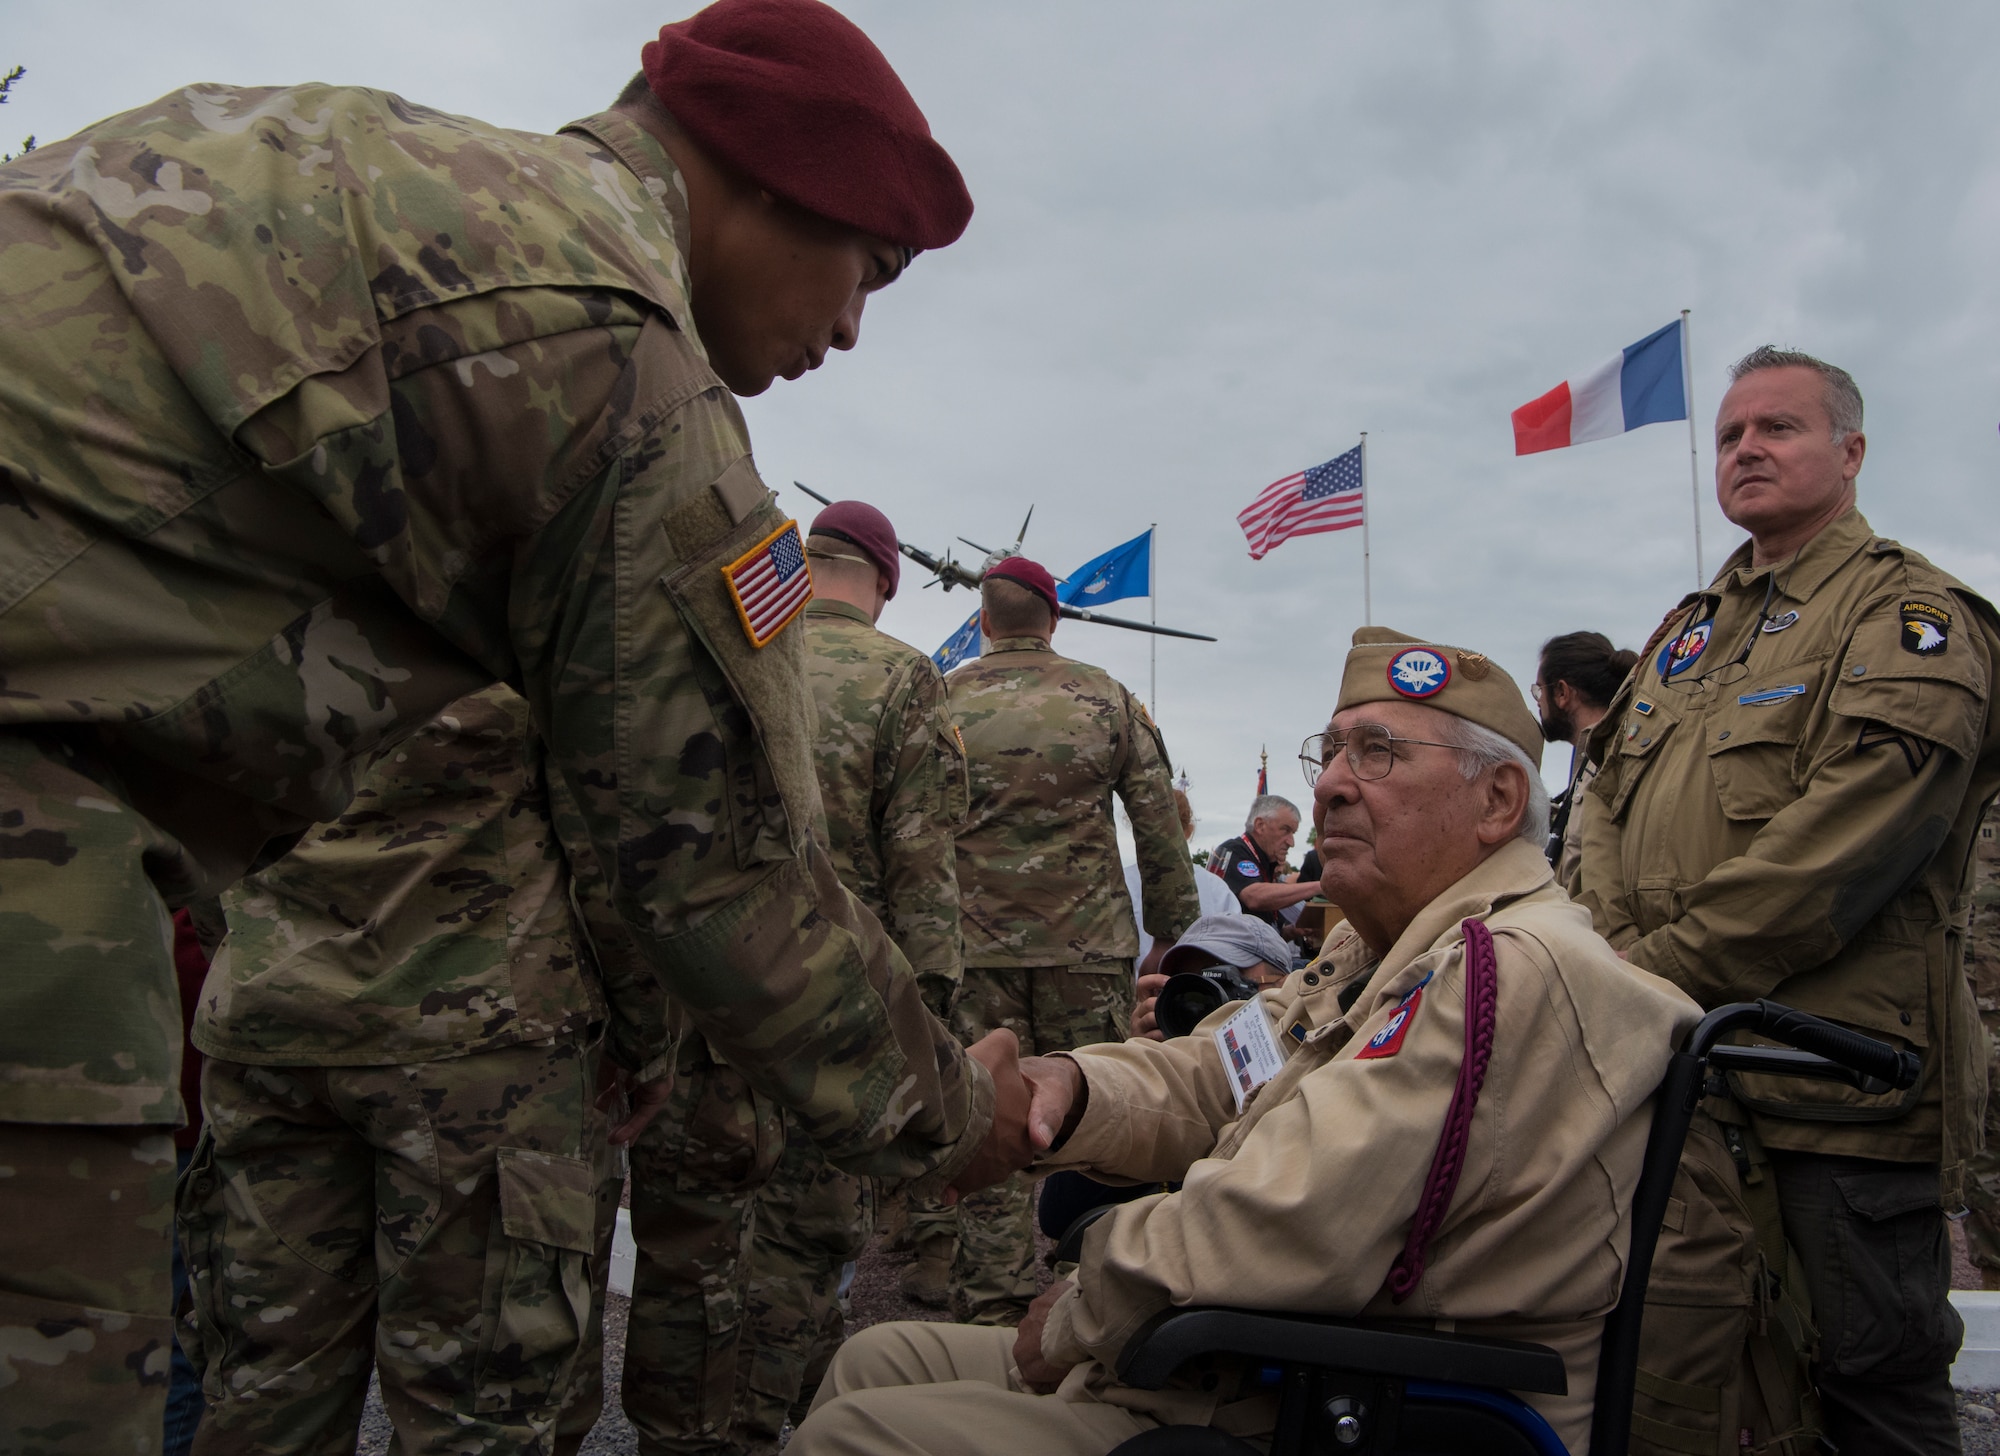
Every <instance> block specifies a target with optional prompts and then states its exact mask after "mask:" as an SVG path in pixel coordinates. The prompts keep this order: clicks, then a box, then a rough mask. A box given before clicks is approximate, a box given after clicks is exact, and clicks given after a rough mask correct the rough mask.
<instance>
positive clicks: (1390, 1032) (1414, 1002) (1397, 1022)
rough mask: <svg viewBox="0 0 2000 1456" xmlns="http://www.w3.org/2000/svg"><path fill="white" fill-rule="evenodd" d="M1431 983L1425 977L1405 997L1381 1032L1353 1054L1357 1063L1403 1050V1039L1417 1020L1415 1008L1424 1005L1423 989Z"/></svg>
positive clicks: (1383, 1024)
mask: <svg viewBox="0 0 2000 1456" xmlns="http://www.w3.org/2000/svg"><path fill="white" fill-rule="evenodd" d="M1430 983H1431V978H1430V977H1429V976H1425V977H1424V978H1423V979H1422V980H1421V981H1419V982H1417V984H1416V985H1415V986H1414V987H1413V988H1412V989H1411V991H1410V994H1409V995H1407V996H1405V997H1404V998H1403V1000H1402V1004H1401V1005H1399V1006H1397V1008H1396V1009H1395V1010H1394V1011H1393V1012H1391V1013H1390V1015H1389V1019H1388V1020H1387V1021H1385V1022H1383V1023H1382V1027H1381V1030H1379V1031H1377V1032H1376V1033H1375V1034H1374V1035H1373V1036H1371V1037H1369V1038H1368V1044H1367V1045H1366V1046H1364V1047H1363V1048H1361V1050H1360V1051H1358V1052H1356V1053H1355V1054H1354V1060H1355V1061H1357V1062H1370V1061H1374V1060H1375V1059H1376V1058H1378V1057H1393V1056H1394V1055H1396V1053H1397V1052H1399V1051H1401V1050H1402V1049H1403V1038H1404V1037H1405V1036H1407V1035H1409V1031H1410V1023H1411V1022H1412V1021H1415V1020H1416V1019H1417V1008H1418V1007H1420V1006H1422V1005H1423V1004H1424V987H1426V986H1428V985H1429V984H1430Z"/></svg>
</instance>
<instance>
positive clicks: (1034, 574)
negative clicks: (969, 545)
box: [979, 556, 1059, 615]
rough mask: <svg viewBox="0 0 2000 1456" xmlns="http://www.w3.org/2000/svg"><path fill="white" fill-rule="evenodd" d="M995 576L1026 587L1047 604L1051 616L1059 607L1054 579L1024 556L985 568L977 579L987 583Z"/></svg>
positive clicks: (1045, 569)
mask: <svg viewBox="0 0 2000 1456" xmlns="http://www.w3.org/2000/svg"><path fill="white" fill-rule="evenodd" d="M996 576H997V577H999V578H1000V579H1001V580H1002V581H1011V582H1013V583H1014V584H1015V585H1016V586H1024V587H1026V588H1027V589H1028V590H1029V591H1031V592H1033V593H1034V594H1035V595H1036V596H1038V597H1040V598H1041V599H1042V600H1043V601H1045V602H1047V603H1048V604H1049V612H1050V614H1051V615H1055V614H1056V608H1057V606H1058V605H1059V603H1058V602H1057V600H1056V579H1055V578H1054V577H1053V576H1050V575H1049V573H1048V569H1047V568H1046V567H1044V566H1043V565H1042V564H1041V563H1040V562H1038V561H1030V560H1028V558H1027V557H1025V556H1009V557H1007V558H1006V559H1005V560H1002V561H996V562H994V563H993V565H991V566H989V567H987V568H986V574H985V575H984V576H982V577H980V578H979V579H980V580H981V581H988V580H991V579H992V578H994V577H996Z"/></svg>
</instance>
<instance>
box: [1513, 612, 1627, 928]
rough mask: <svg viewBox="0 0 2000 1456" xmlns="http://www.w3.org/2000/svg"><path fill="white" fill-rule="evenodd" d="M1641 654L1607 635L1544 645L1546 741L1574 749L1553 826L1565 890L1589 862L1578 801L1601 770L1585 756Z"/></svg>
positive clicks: (1552, 857) (1539, 701)
mask: <svg viewBox="0 0 2000 1456" xmlns="http://www.w3.org/2000/svg"><path fill="white" fill-rule="evenodd" d="M1638 660H1639V654H1638V653H1636V652H1628V651H1625V650H1623V649H1621V648H1615V647H1613V646H1612V645H1611V639H1610V638H1609V637H1606V636H1605V635H1604V634H1603V633H1602V632H1565V633H1564V634H1563V635H1562V636H1560V637H1551V638H1550V639H1549V640H1548V641H1546V642H1544V643H1543V644H1542V662H1541V666H1540V667H1539V668H1538V669H1537V670H1536V672H1535V686H1534V694H1535V706H1536V707H1538V708H1539V709H1541V716H1542V736H1543V737H1544V738H1546V739H1548V740H1549V742H1551V743H1567V744H1568V745H1569V746H1570V758H1569V787H1568V788H1567V789H1565V790H1563V794H1562V797H1561V798H1560V799H1558V800H1557V801H1556V805H1555V816H1554V818H1553V819H1551V821H1550V823H1549V863H1550V864H1552V865H1554V866H1555V871H1556V883H1557V884H1559V885H1561V886H1562V887H1563V888H1564V889H1565V890H1568V889H1572V888H1573V887H1574V886H1575V883H1576V870H1577V864H1578V862H1579V861H1580V860H1581V859H1582V858H1583V820H1582V818H1581V816H1579V815H1578V814H1577V813H1576V806H1577V802H1578V796H1579V795H1581V794H1583V793H1584V792H1586V791H1587V790H1588V789H1589V788H1590V781H1591V780H1592V779H1593V778H1595V777H1596V776H1597V765H1596V764H1594V763H1592V762H1591V761H1590V755H1589V754H1587V753H1585V752H1584V745H1585V744H1586V743H1587V742H1588V741H1589V739H1590V730H1591V729H1593V728H1595V727H1596V726H1597V724H1598V722H1599V720H1601V719H1602V718H1603V717H1604V712H1605V709H1606V708H1608V707H1609V706H1610V705H1611V699H1612V697H1613V695H1614V694H1616V693H1617V691H1618V685H1619V684H1620V683H1622V682H1623V681H1625V674H1626V673H1628V672H1630V671H1631V670H1632V664H1633V663H1635V662H1637V661H1638Z"/></svg>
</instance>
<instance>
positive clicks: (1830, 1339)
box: [1579, 348, 2000, 1456]
mask: <svg viewBox="0 0 2000 1456" xmlns="http://www.w3.org/2000/svg"><path fill="white" fill-rule="evenodd" d="M1733 374H1734V378H1735V383H1734V384H1732V385H1731V387H1730V389H1729V392H1728V393H1727V394H1726V395H1724V396H1723V400H1722V405H1721V408H1720V410H1719V411H1718V412H1717V416H1716V494H1717V497H1718V498H1719V500H1720V501H1721V504H1722V510H1723V514H1724V515H1726V516H1728V517H1729V519H1730V520H1732V521H1734V522H1735V523H1736V524H1737V525H1739V526H1742V527H1743V528H1744V529H1746V530H1747V531H1749V532H1750V537H1751V539H1750V541H1749V542H1748V543H1746V544H1745V545H1744V546H1742V547H1741V548H1739V549H1738V550H1737V552H1736V553H1735V554H1734V555H1732V556H1731V557H1730V559H1729V560H1728V561H1727V562H1725V563H1724V564H1723V568H1722V570H1721V572H1720V573H1718V574H1717V576H1716V578H1715V580H1714V581H1713V582H1712V583H1711V584H1710V586H1709V587H1708V588H1707V589H1706V590H1704V591H1701V592H1696V593H1694V594H1692V595H1690V596H1688V597H1687V598H1686V599H1684V600H1683V601H1682V602H1681V604H1680V605H1679V606H1678V607H1676V608H1675V609H1674V610H1673V611H1672V612H1671V613H1669V614H1668V616H1667V619H1666V620H1665V622H1663V623H1662V624H1661V627H1660V630H1659V631H1658V632H1656V633H1655V634H1654V636H1653V640H1652V641H1651V642H1650V643H1648V644H1647V647H1646V649H1645V651H1643V652H1642V653H1641V654H1640V661H1639V664H1638V667H1637V668H1636V669H1635V670H1634V672H1633V673H1632V675H1631V676H1630V677H1629V678H1628V679H1627V680H1626V683H1625V686H1624V688H1623V689H1622V690H1621V691H1620V693H1619V695H1618V697H1617V699H1616V700H1615V701H1614V702H1613V703H1612V705H1611V709H1610V712H1609V713H1608V714H1607V715H1606V717H1605V719H1604V721H1603V722H1602V723H1601V724H1599V726H1598V730H1597V732H1596V734H1595V735H1594V736H1593V738H1592V740H1591V752H1592V754H1593V755H1594V756H1595V757H1597V758H1598V759H1599V760H1600V762H1601V764H1602V768H1601V769H1600V771H1599V773H1598V777H1597V779H1596V781H1595V783H1593V784H1592V786H1591V790H1590V793H1589V795H1588V796H1587V797H1586V800H1585V802H1584V804H1583V807H1582V812H1583V814H1584V847H1583V860H1582V866H1581V871H1580V881H1581V884H1580V890H1579V900H1580V902H1581V903H1582V904H1583V905H1584V906H1585V907H1586V908H1587V909H1588V910H1589V911H1590V913H1591V915H1592V917H1593V918H1594V920H1595V922H1596V925H1597V929H1598V930H1599V931H1600V932H1601V933H1602V934H1603V935H1604V936H1605V937H1606V938H1607V939H1609V940H1610V942H1611V943H1612V944H1613V945H1614V946H1616V947H1618V950H1619V952H1620V953H1621V954H1622V955H1624V956H1625V957H1626V958H1627V959H1628V960H1630V961H1631V962H1632V963H1633V964H1634V965H1638V966H1644V967H1645V968H1647V969H1648V970H1651V971H1654V972H1657V973H1658V974H1660V975H1662V976H1665V977H1667V979H1669V980H1671V981H1673V982H1674V983H1675V984H1676V985H1678V986H1680V987H1681V988H1683V989H1684V990H1686V991H1687V992H1688V993H1689V994H1690V995H1692V996H1694V997H1695V999H1696V1000H1698V1001H1700V1002H1701V1003H1702V1004H1703V1005H1704V1006H1710V1007H1712V1006H1717V1005H1720V1004H1722V1003H1724V1002H1730V1001H1741V1000H1746V999H1750V998H1754V997H1759V996H1771V997H1775V998H1776V999H1778V1000H1780V1001H1783V1002H1785V1003H1787V1004H1788V1005H1792V1006H1796V1007H1798V1008H1800V1009H1801V1010H1804V1011H1810V1012H1812V1013H1814V1014H1815V1015H1818V1016H1823V1017H1827V1018H1828V1019H1830V1020H1833V1021H1838V1022H1843V1023H1845V1024H1847V1025H1850V1026H1853V1027H1856V1028H1858V1029H1859V1030H1862V1031H1865V1032H1868V1033H1870V1034H1871V1035H1874V1036H1879V1037H1883V1038H1885V1039H1887V1040H1889V1041H1891V1042H1894V1043H1897V1044H1899V1045H1903V1046H1908V1047H1912V1048H1915V1049H1916V1050H1917V1051H1919V1052H1920V1053H1921V1054H1922V1056H1923V1062H1924V1075H1923V1077H1922V1079H1921V1081H1920V1082H1919V1083H1918V1085H1917V1086H1916V1087H1914V1088H1912V1089H1911V1090H1910V1091H1909V1092H1907V1093H1904V1092H1892V1093H1887V1094H1884V1095H1882V1096H1875V1097H1870V1096H1864V1095H1862V1094H1861V1093H1859V1092H1856V1091H1852V1090H1850V1089H1848V1088H1845V1087H1840V1086H1836V1085H1835V1084H1832V1083H1824V1082H1803V1081H1789V1080H1788V1081H1783V1082H1775V1081H1772V1080H1770V1079H1764V1078H1756V1077H1744V1078H1741V1079H1738V1081H1737V1085H1736V1088H1735V1091H1736V1094H1737V1099H1738V1101H1740V1102H1741V1103H1742V1104H1743V1105H1744V1106H1746V1107H1747V1108H1749V1109H1750V1111H1751V1113H1752V1114H1753V1117H1754V1120H1755V1125H1756V1131H1757V1133H1758V1135H1759V1136H1760V1137H1761V1138H1762V1140H1763V1142H1764V1145H1765V1146H1766V1147H1767V1148H1769V1149H1770V1152H1771V1156H1772V1160H1773V1164H1774V1166H1775V1168H1776V1172H1777V1179H1778V1197H1779V1202H1780V1204H1781V1206H1782V1209H1783V1213H1784V1221H1785V1234H1786V1238H1787V1239H1788V1240H1789V1241H1790V1243H1791V1245H1792V1247H1793V1248H1794V1249H1795V1250H1796V1251H1797V1253H1798V1256H1799V1259H1800V1262H1801V1264H1802V1266H1803V1268H1804V1271H1805V1277H1806V1284H1807V1287H1808V1289H1809V1291H1810V1294H1811V1298H1812V1308H1813V1316H1814V1320H1815V1322H1816V1323H1817V1325H1818V1327H1819V1333H1820V1364H1819V1367H1818V1371H1819V1378H1820V1385H1821V1394H1822V1397H1823V1399H1824V1405H1825V1417H1826V1434H1827V1437H1828V1439H1829V1440H1830V1441H1831V1442H1832V1443H1833V1444H1835V1445H1837V1446H1838V1447H1839V1448H1840V1449H1841V1450H1842V1452H1843V1453H1845V1456H1862V1453H1871V1452H1878V1451H1880V1452H1915V1451H1956V1450H1957V1449H1958V1426H1957V1421H1956V1418H1955V1416H1954V1412H1953V1404H1952V1395H1951V1386H1950V1382H1949V1373H1950V1369H1951V1362H1952V1359H1953V1357H1954V1356H1955V1354H1956V1353H1957V1350H1958V1344H1959V1338H1960V1334H1961V1329H1962V1327H1961V1325H1960V1322H1959V1319H1958V1316H1957V1315H1956V1314H1955V1313H1954V1312H1953V1311H1952V1308H1951V1306H1950V1304H1949V1302H1948V1301H1947V1299H1946V1291H1947V1288H1948V1287H1949V1284H1950V1257H1949V1243H1948V1240H1947V1238H1946V1230H1945V1219H1944V1210H1945V1209H1954V1210H1955V1209H1957V1208H1959V1207H1960V1206H1962V1205H1963V1203H1964V1201H1965V1173H1966V1162H1967V1160H1968V1159H1969V1158H1970V1157H1971V1155H1972V1153H1973V1151H1974V1149H1975V1148H1976V1147H1977V1146H1978V1137H1979V1123H1980V1116H1981V1108H1982V1103H1983V1100H1984V1097H1985V1091H1986V1049H1985V1040H1984V1038H1983V1036H1982V1035H1981V1033H1980V1026H1979V1021H1978V1016H1977V1013H1976V1010H1975V1008H1974V1005H1973V999H1972V993H1971V989H1970V987H1969V986H1968V985H1967V983H1966V976H1965V965H1964V935H1965V928H1966V921H1967V914H1968V898H1969V896H1968V885H1967V870H1968V865H1969V862H1970V860H1971V857H1972V846H1973V841H1974V836H1975V833H1976V831H1977V828H1978V825H1979V821H1980V815H1981V813H1982V811H1983V809H1984V808H1985V806H1986V804H1987V802H1988V801H1989V800H1991V799H1992V797H1993V794H1994V791H1995V790H1996V788H2000V719H1996V716H1995V709H1994V700H1993V693H1992V682H1993V670H1994V663H1995V660H1996V655H2000V618H1996V617H1995V614H1994V611H1993V608H1992V607H1991V606H1990V605H1989V604H1988V603H1987V602H1986V601H1985V600H1984V599H1983V598H1981V597H1980V596H1979V595H1978V594H1976V593H1975V592H1973V591H1971V590H1969V589H1968V588H1967V587H1965V586H1964V585H1963V584H1962V583H1960V582H1958V581H1955V580H1954V579H1953V578H1951V577H1949V576H1947V575H1946V574H1945V573H1943V572H1942V571H1939V570H1938V569H1937V568H1936V567H1934V566H1932V565H1931V564H1930V563H1929V562H1928V561H1926V560H1924V558H1923V557H1921V556H1919V555H1917V554H1916V553H1915V552H1913V551H1910V550H1908V549H1906V548H1905V547H1902V546H1900V545H1898V544H1897V543H1895V542H1894V541H1888V540H1884V539H1882V538H1881V537H1879V536H1877V535H1875V533H1874V532H1873V531H1872V530H1870V529H1869V526H1868V523H1867V522H1866V521H1865V520H1863V519H1862V517H1861V515H1860V513H1859V512H1858V511H1857V510H1856V509H1855V478H1856V476H1857V475H1858V474H1859V473H1860V470H1861V462H1862V457H1863V455H1864V454H1865V453H1866V448H1867V445H1866V440H1865V439H1864V437H1863V436H1862V434H1861V395H1860V391H1859V390H1857V389H1856V388H1855V385H1854V381H1853V380H1852V379H1851V378H1849V377H1848V375H1847V373H1846V372H1845V371H1844V370H1840V369H1836V368H1833V367H1832V366H1830V365H1827V364H1824V363H1822V362H1820V361H1819V360H1816V359H1813V358H1811V357H1810V356H1807V355H1803V354H1791V353H1783V352H1780V351H1778V350H1775V349H1770V348H1763V349H1759V350H1757V351H1756V352H1755V353H1753V354H1751V355H1749V356H1748V357H1746V358H1745V359H1743V360H1742V361H1740V362H1739V363H1738V364H1737V365H1736V367H1735V369H1734V371H1733ZM1940 1197H1942V1206H1940Z"/></svg>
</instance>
